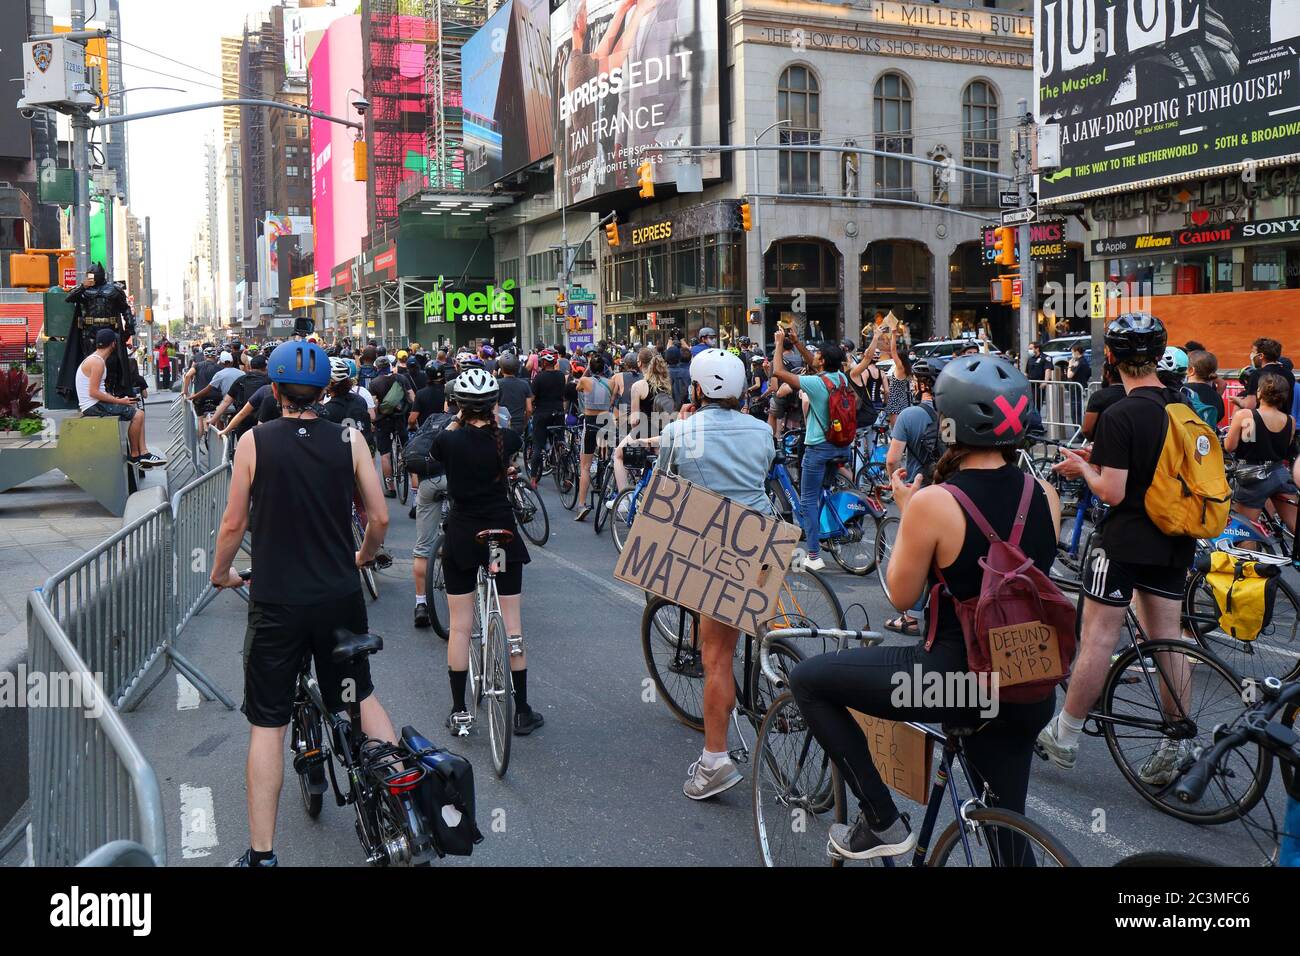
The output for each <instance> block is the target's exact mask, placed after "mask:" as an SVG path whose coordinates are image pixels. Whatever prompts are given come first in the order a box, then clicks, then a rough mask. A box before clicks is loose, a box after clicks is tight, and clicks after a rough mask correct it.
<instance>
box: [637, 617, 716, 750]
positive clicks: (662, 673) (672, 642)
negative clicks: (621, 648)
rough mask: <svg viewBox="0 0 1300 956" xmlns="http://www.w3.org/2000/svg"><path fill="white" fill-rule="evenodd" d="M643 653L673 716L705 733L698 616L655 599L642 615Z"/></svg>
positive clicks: (661, 695)
mask: <svg viewBox="0 0 1300 956" xmlns="http://www.w3.org/2000/svg"><path fill="white" fill-rule="evenodd" d="M641 652H642V654H644V656H645V665H646V669H647V670H648V671H649V672H650V679H651V680H653V681H654V685H655V690H656V691H657V692H658V695H659V697H660V698H661V699H662V700H663V702H664V703H665V704H667V705H668V709H669V710H670V711H672V714H673V716H674V717H676V718H677V719H678V720H680V721H681V722H682V723H684V724H685V725H686V726H687V727H691V728H693V729H695V730H699V731H703V730H704V660H703V658H702V656H701V654H700V619H699V615H698V614H696V613H695V612H694V611H688V610H687V609H686V608H684V607H681V606H680V605H677V604H674V603H673V602H672V601H669V600H668V599H667V598H662V597H657V598H655V599H654V600H653V601H651V602H650V603H649V604H647V605H646V609H645V611H644V612H643V613H642V614H641Z"/></svg>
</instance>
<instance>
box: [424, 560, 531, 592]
mask: <svg viewBox="0 0 1300 956" xmlns="http://www.w3.org/2000/svg"><path fill="white" fill-rule="evenodd" d="M442 580H443V583H444V584H446V585H447V593H448V594H473V593H474V589H475V588H477V587H478V568H471V569H469V570H462V569H461V568H458V567H456V566H455V565H454V564H453V563H451V562H449V561H444V562H443V563H442ZM523 590H524V566H523V565H522V564H520V563H519V562H517V561H507V562H506V569H505V571H503V572H502V573H500V574H498V575H497V594H499V595H501V596H502V597H510V596H511V595H514V594H521V593H523Z"/></svg>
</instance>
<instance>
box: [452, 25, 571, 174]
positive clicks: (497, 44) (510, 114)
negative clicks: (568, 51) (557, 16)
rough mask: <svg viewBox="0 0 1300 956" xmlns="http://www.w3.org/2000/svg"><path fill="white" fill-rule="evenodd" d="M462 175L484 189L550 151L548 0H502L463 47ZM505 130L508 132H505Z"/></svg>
mask: <svg viewBox="0 0 1300 956" xmlns="http://www.w3.org/2000/svg"><path fill="white" fill-rule="evenodd" d="M461 62H462V64H463V67H464V71H465V73H464V81H463V91H464V106H465V178H466V182H467V184H468V185H469V187H470V188H471V189H484V188H487V187H488V186H491V185H492V184H493V183H495V182H497V181H499V180H501V179H503V178H505V177H506V176H508V175H510V174H511V173H513V172H516V171H517V170H520V169H522V168H523V167H525V166H528V165H531V164H532V163H535V162H537V161H538V160H540V159H544V158H545V157H547V156H549V155H551V152H552V150H553V149H554V142H555V135H554V129H555V107H554V103H553V101H552V100H551V24H550V14H549V9H548V5H547V0H506V2H505V3H504V4H502V5H501V7H500V8H498V10H497V12H496V13H494V14H493V15H492V16H491V17H489V18H488V21H487V22H486V23H485V24H483V27H482V28H481V29H480V30H479V31H478V32H477V33H475V34H474V36H472V37H471V38H470V39H469V41H468V42H467V43H466V44H465V48H464V50H463V51H462V52H461ZM502 130H509V135H508V136H505V137H504V138H503V137H502Z"/></svg>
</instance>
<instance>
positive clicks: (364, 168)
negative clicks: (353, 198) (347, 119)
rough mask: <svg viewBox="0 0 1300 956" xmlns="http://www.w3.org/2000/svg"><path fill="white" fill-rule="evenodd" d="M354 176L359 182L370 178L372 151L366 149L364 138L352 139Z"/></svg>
mask: <svg viewBox="0 0 1300 956" xmlns="http://www.w3.org/2000/svg"><path fill="white" fill-rule="evenodd" d="M352 178H353V179H354V180H356V181H357V182H359V183H364V182H365V181H366V180H367V179H369V178H370V153H369V152H368V151H367V150H366V141H365V140H364V139H360V138H357V139H355V140H353V141H352Z"/></svg>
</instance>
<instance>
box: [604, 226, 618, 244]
mask: <svg viewBox="0 0 1300 956" xmlns="http://www.w3.org/2000/svg"><path fill="white" fill-rule="evenodd" d="M605 241H606V242H608V243H609V244H610V245H611V246H616V245H618V223H616V222H607V223H605Z"/></svg>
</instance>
